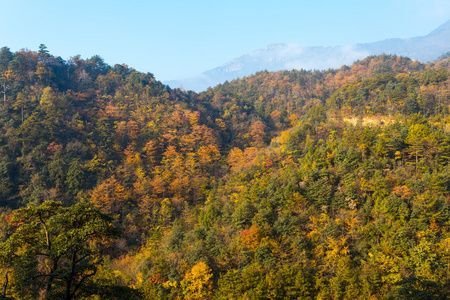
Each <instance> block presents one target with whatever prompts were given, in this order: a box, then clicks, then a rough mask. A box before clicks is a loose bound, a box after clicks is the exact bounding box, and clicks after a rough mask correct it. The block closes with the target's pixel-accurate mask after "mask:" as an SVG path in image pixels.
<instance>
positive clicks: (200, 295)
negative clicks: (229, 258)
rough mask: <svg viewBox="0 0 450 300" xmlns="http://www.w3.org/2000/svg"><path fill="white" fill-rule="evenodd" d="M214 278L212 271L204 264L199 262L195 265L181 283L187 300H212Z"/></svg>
mask: <svg viewBox="0 0 450 300" xmlns="http://www.w3.org/2000/svg"><path fill="white" fill-rule="evenodd" d="M212 276H213V274H212V271H211V269H210V268H209V267H208V266H207V265H206V264H205V263H204V262H198V263H197V264H196V265H194V266H193V267H192V269H191V270H190V271H189V272H187V273H186V275H185V276H184V279H183V280H182V281H181V285H182V287H183V294H184V296H185V299H186V300H201V299H211V297H212Z"/></svg>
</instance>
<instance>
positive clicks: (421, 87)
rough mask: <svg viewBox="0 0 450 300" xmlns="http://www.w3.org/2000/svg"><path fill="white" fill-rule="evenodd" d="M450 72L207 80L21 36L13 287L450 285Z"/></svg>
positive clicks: (304, 290)
mask: <svg viewBox="0 0 450 300" xmlns="http://www.w3.org/2000/svg"><path fill="white" fill-rule="evenodd" d="M448 70H449V58H445V56H444V57H442V58H441V59H440V60H439V61H437V62H435V63H433V64H421V63H418V62H417V61H411V60H410V59H408V58H404V57H396V56H386V55H382V56H374V57H369V58H366V59H365V60H363V61H358V62H356V63H355V64H353V65H352V66H343V67H342V68H340V69H337V70H328V71H280V72H273V73H269V72H260V73H257V74H254V75H252V76H249V77H245V78H242V79H239V80H235V81H232V82H226V83H224V84H222V85H219V86H217V87H215V88H210V89H208V90H207V91H205V92H203V93H200V94H196V93H194V92H186V91H183V90H180V89H175V90H174V89H170V88H169V87H167V86H164V85H163V84H161V83H160V82H158V81H157V80H155V78H154V76H153V75H152V74H150V73H141V72H138V71H136V70H135V69H133V68H130V67H128V66H126V65H115V66H109V65H107V64H106V63H104V61H103V60H102V59H101V57H99V56H94V57H92V58H90V59H81V58H80V57H79V56H75V57H73V58H71V59H70V60H69V61H64V60H62V59H61V58H60V57H55V56H53V55H51V54H50V53H49V52H48V50H47V49H46V47H45V46H44V45H41V46H40V49H39V51H38V52H34V51H28V50H23V51H18V52H15V53H12V52H11V51H10V50H9V49H8V48H6V47H4V48H1V50H0V95H1V100H2V101H1V102H2V103H1V104H0V130H1V134H0V153H1V155H0V206H1V208H0V224H1V225H0V241H1V242H2V243H1V244H0V258H1V264H0V267H1V269H0V281H1V282H3V284H4V285H3V286H4V290H3V298H6V299H7V298H13V299H35V298H38V297H41V298H47V299H104V298H105V297H107V298H108V299H350V298H353V299H446V298H445V297H446V295H448V294H450V281H449V276H450V252H449V251H450V229H449V225H450V223H449V217H450V211H449V202H450V166H449V160H450V117H449V112H450V111H449V110H450V78H449V71H448ZM414 297H415V298H414ZM0 298H1V297H0Z"/></svg>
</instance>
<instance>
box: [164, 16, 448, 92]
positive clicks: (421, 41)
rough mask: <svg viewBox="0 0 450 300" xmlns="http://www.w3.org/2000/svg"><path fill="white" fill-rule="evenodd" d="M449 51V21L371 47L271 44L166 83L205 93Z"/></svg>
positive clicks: (432, 57)
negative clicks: (258, 78)
mask: <svg viewBox="0 0 450 300" xmlns="http://www.w3.org/2000/svg"><path fill="white" fill-rule="evenodd" d="M449 50H450V20H449V21H447V22H445V23H444V24H442V25H441V26H439V27H438V28H436V29H435V30H433V31H432V32H431V33H430V34H428V35H426V36H420V37H412V38H407V39H401V38H392V39H386V40H382V41H379V42H374V43H364V44H357V45H347V46H325V47H321V46H318V47H303V46H301V45H300V44H297V43H289V44H284V43H273V44H270V45H268V46H267V47H265V48H262V49H257V50H255V51H252V52H249V53H247V54H244V55H241V56H239V57H236V58H234V59H233V60H231V61H229V62H227V63H225V64H223V65H222V66H219V67H217V68H214V69H212V70H209V71H206V72H204V73H203V74H201V75H199V76H196V77H193V78H188V79H183V80H172V81H167V82H165V84H168V85H170V86H171V87H183V88H185V89H188V90H194V91H197V92H200V91H204V90H206V88H208V87H209V86H214V85H217V84H219V83H223V82H225V81H230V80H233V79H237V78H240V77H244V76H248V75H251V74H253V73H256V72H259V71H263V70H267V71H279V70H286V69H287V70H291V69H306V70H309V69H318V70H323V69H329V68H339V67H341V66H342V65H348V64H351V63H353V62H354V61H356V60H358V59H363V58H365V57H367V56H369V55H378V54H395V55H401V56H408V57H409V58H411V59H417V60H419V61H422V62H427V61H433V60H436V59H437V58H438V57H440V56H441V55H442V54H443V53H446V52H448V51H449Z"/></svg>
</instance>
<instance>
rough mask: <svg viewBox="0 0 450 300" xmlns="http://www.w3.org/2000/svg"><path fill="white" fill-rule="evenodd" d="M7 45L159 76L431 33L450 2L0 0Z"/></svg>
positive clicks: (0, 33)
mask: <svg viewBox="0 0 450 300" xmlns="http://www.w3.org/2000/svg"><path fill="white" fill-rule="evenodd" d="M0 7H1V11H2V13H1V17H0V47H2V46H7V47H9V48H11V50H12V51H16V50H19V49H22V48H28V49H30V50H37V49H38V47H39V44H41V43H42V44H45V45H47V47H48V50H49V51H50V52H51V53H52V54H53V55H56V56H61V57H62V58H63V59H66V60H67V59H69V58H70V57H71V56H74V55H77V54H80V55H81V56H82V58H88V57H91V56H93V55H96V54H98V55H100V56H101V57H103V58H104V60H105V61H106V62H107V63H109V64H111V65H113V64H116V63H126V64H128V65H129V66H131V67H133V68H135V69H137V70H139V71H142V72H151V73H153V74H154V75H155V77H156V79H158V80H170V79H180V78H185V77H190V76H193V75H197V74H200V73H202V72H204V71H207V70H209V69H212V68H214V67H217V66H220V65H222V64H224V63H226V62H228V61H230V60H231V59H233V58H235V57H237V56H240V55H243V54H245V53H248V52H251V51H253V50H256V49H260V48H264V47H266V46H268V45H269V44H272V43H297V44H300V45H303V46H337V45H350V44H355V43H359V42H373V41H377V40H382V39H386V38H392V37H402V38H405V37H413V36H420V35H426V34H428V33H429V32H430V31H432V30H433V29H435V28H436V27H438V26H439V25H441V24H442V23H444V22H445V21H447V20H449V19H450V1H449V0H390V1H388V0H376V1H374V0H371V1H369V0H340V1H338V0H297V1H294V0H277V1H265V0H258V1H253V0H228V1H213V0H199V1H195V0H191V1H186V0H184V1H181V0H159V1H152V0H147V1H141V0H123V1H116V0H108V1H107V0H90V1H87V0H78V1H69V0H63V1H61V0H58V1H56V0H40V1H36V0H13V1H12V0H0Z"/></svg>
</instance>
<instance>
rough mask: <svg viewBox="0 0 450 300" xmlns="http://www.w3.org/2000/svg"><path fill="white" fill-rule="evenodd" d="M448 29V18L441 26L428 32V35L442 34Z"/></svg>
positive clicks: (449, 26) (449, 28) (449, 21)
mask: <svg viewBox="0 0 450 300" xmlns="http://www.w3.org/2000/svg"><path fill="white" fill-rule="evenodd" d="M448 31H450V20H448V21H447V22H445V23H444V24H442V25H441V26H439V27H438V28H436V29H435V30H433V31H432V32H430V34H429V35H428V36H431V35H437V34H442V33H445V32H448Z"/></svg>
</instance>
